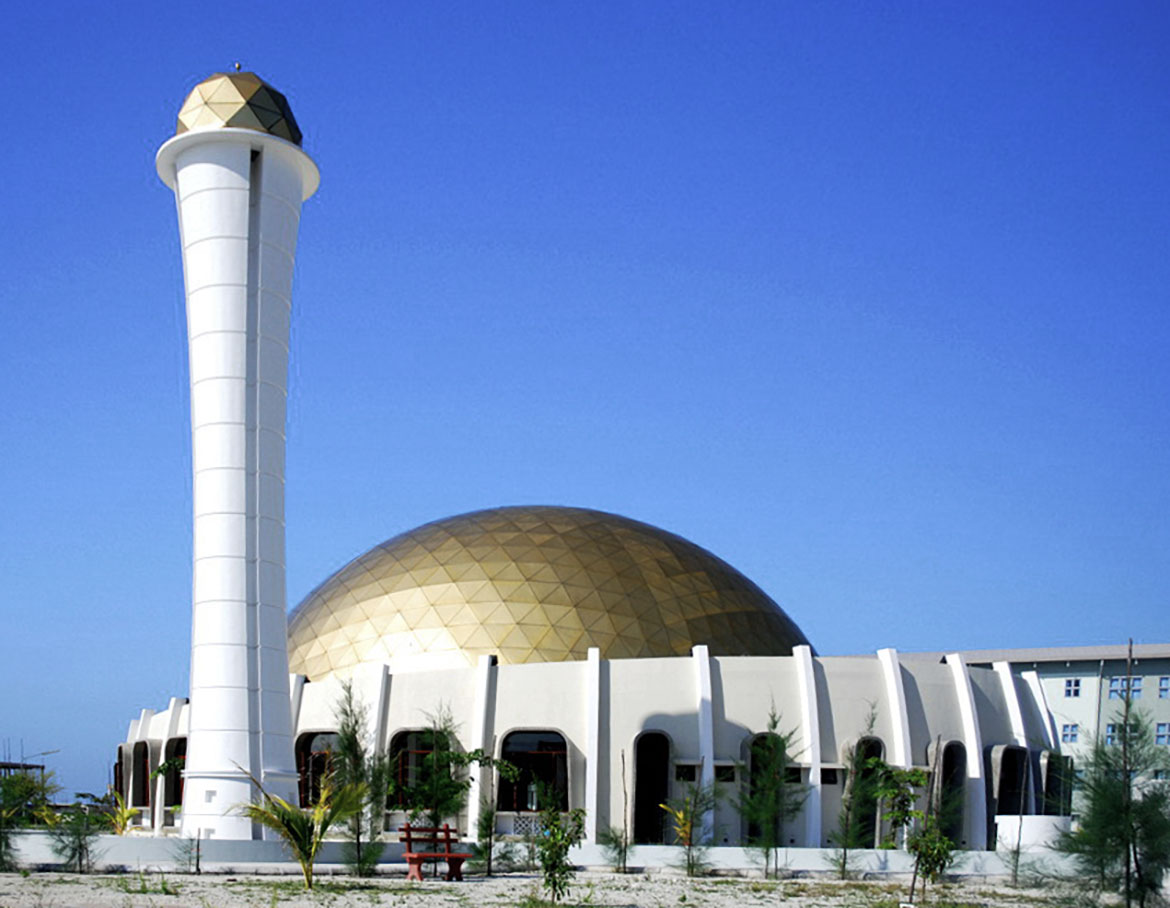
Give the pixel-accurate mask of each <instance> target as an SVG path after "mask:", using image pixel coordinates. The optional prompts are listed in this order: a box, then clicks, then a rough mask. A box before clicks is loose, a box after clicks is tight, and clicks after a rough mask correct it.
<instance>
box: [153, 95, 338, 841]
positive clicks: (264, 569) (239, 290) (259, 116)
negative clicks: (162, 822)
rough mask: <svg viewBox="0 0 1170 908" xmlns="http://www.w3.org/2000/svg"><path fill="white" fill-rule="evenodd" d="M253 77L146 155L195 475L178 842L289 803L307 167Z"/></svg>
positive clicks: (188, 115)
mask: <svg viewBox="0 0 1170 908" xmlns="http://www.w3.org/2000/svg"><path fill="white" fill-rule="evenodd" d="M300 139H301V135H300V130H299V129H298V128H297V125H296V122H295V121H294V120H293V117H292V112H291V111H290V110H289V108H288V104H287V102H286V101H285V99H284V97H283V96H282V95H281V94H280V93H279V92H277V91H275V90H274V89H273V88H271V86H269V85H267V84H265V83H264V82H263V81H261V80H260V79H259V78H258V77H257V76H255V75H254V74H252V73H241V72H234V73H218V74H216V75H214V76H212V77H211V78H209V79H207V80H205V81H204V82H202V83H200V84H199V85H198V86H196V88H195V90H194V91H193V92H191V94H190V96H189V97H188V98H187V101H186V103H185V104H184V105H183V108H182V110H181V111H180V113H179V126H178V130H177V134H176V135H175V137H174V138H173V139H171V140H170V141H168V142H167V143H166V144H165V145H163V146H162V148H160V149H159V152H158V160H157V164H158V173H159V176H160V177H162V179H163V182H165V183H166V184H167V186H169V187H170V188H172V189H173V190H174V192H175V199H176V201H177V202H178V208H179V236H180V243H181V245H182V249H183V276H184V282H185V284H186V290H187V337H188V344H189V351H190V368H191V461H192V466H193V470H194V542H195V546H194V549H195V551H194V582H193V590H192V597H193V616H192V627H191V707H190V709H191V712H190V730H189V733H188V740H187V764H186V770H185V772H184V780H185V781H184V790H183V810H182V831H183V834H184V835H185V836H201V837H203V838H217V839H253V838H259V837H260V834H259V831H258V830H257V829H254V828H253V824H252V823H251V821H250V820H247V819H245V818H244V817H241V816H240V815H239V814H238V811H237V807H238V806H239V805H240V804H242V803H245V802H248V801H250V800H252V799H253V797H254V789H253V785H252V781H251V780H252V779H256V780H257V781H259V782H260V783H261V784H262V785H263V786H264V788H265V789H266V790H267V791H268V792H269V793H271V794H275V795H279V796H281V797H283V798H285V799H286V800H288V801H290V802H292V803H296V801H295V798H296V791H297V773H296V766H295V763H294V761H293V741H292V718H291V715H290V707H289V679H288V632H287V627H286V619H285V611H286V605H285V580H284V577H285V564H284V441H285V440H284V428H285V398H286V396H287V390H286V389H287V382H288V335H289V313H290V308H291V300H292V275H293V260H294V257H295V254H296V242H297V225H298V222H299V220H300V211H301V203H302V202H303V201H304V200H305V199H307V198H308V197H309V196H311V195H312V194H313V193H314V192H315V191H316V189H317V184H318V182H319V179H320V177H319V174H318V172H317V167H316V165H315V164H314V163H313V161H312V159H310V158H309V156H308V155H307V154H305V152H303V151H302V150H301V149H300V147H299V146H300Z"/></svg>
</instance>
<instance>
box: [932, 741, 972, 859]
mask: <svg viewBox="0 0 1170 908" xmlns="http://www.w3.org/2000/svg"><path fill="white" fill-rule="evenodd" d="M939 771H940V774H941V778H940V780H939V787H938V797H939V805H938V817H939V826H940V828H941V829H942V833H943V835H945V836H946V837H947V838H948V839H950V840H951V841H952V842H954V843H955V844H957V845H965V844H966V839H965V838H964V836H963V818H964V810H965V808H966V801H967V748H966V747H964V746H963V745H962V744H960V743H959V742H958V741H951V742H950V743H949V744H948V745H947V746H946V747H945V748H943V754H942V766H941V767H940V770H939Z"/></svg>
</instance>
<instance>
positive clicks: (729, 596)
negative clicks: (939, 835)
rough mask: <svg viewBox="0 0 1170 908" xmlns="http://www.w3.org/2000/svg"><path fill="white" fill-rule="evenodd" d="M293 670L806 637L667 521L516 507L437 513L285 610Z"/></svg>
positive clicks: (736, 648)
mask: <svg viewBox="0 0 1170 908" xmlns="http://www.w3.org/2000/svg"><path fill="white" fill-rule="evenodd" d="M288 636H289V644H288V648H289V667H290V671H293V672H295V673H297V674H303V675H307V676H308V677H309V678H311V679H314V680H317V679H320V678H323V677H325V676H327V675H330V674H332V673H333V672H337V671H345V670H347V669H350V668H352V667H353V666H355V665H357V664H359V663H370V662H372V663H379V664H381V663H385V664H388V665H390V667H391V669H392V670H394V671H409V670H414V669H424V668H453V667H465V666H469V665H474V664H475V663H476V661H477V659H478V657H479V656H480V655H482V654H486V653H494V654H496V655H497V656H498V657H499V661H500V662H501V663H502V664H509V663H511V664H515V663H521V662H561V661H566V660H573V659H584V658H585V656H586V650H587V649H588V648H589V647H591V646H596V647H599V648H600V649H601V655H602V657H603V658H609V659H621V658H635V657H641V656H681V655H686V654H688V653H689V652H690V650H691V647H692V646H694V645H696V644H707V646H709V647H710V650H711V654H712V655H724V656H739V655H745V656H778V655H788V654H790V653H791V652H792V647H793V646H797V645H800V644H804V643H807V642H808V641H807V640H806V639H805V636H804V634H803V633H801V631H800V628H798V627H797V626H796V624H795V623H793V621H792V620H791V619H790V618H789V617H788V616H787V615H786V614H785V613H784V612H783V611H782V610H781V608H780V607H779V606H778V605H776V603H775V602H773V601H772V600H771V599H770V598H769V597H768V596H767V594H766V593H764V591H763V590H761V589H760V588H759V587H758V586H756V585H755V584H754V583H752V582H751V581H750V580H748V579H747V577H745V576H744V575H743V574H741V573H739V571H737V570H736V569H735V568H733V567H732V566H731V565H729V564H727V563H726V562H725V561H722V560H720V559H719V558H717V557H715V556H714V555H712V554H711V553H710V552H708V551H706V550H705V549H702V548H699V546H697V545H695V544H694V543H692V542H688V541H687V540H685V539H682V538H681V537H679V536H675V535H674V534H672V533H667V532H666V531H665V530H660V529H657V528H656V527H652V526H649V525H648V524H645V523H639V522H637V521H635V520H630V519H628V518H626V517H619V516H617V515H615V514H606V513H603V512H601V511H590V510H585V509H582V508H562V507H510V508H495V509H492V510H487V511H476V512H473V513H471V514H463V515H460V516H458V517H448V518H447V519H445V520H437V521H435V522H434V523H428V524H426V525H424V526H421V527H419V528H418V529H415V530H411V531H409V532H407V533H403V534H401V535H399V536H395V537H394V538H393V539H390V540H388V541H386V542H384V543H382V544H381V545H378V546H375V547H374V548H373V549H371V550H370V551H368V552H367V553H366V554H364V555H361V556H359V557H358V558H356V559H354V560H353V561H351V562H350V563H349V564H348V565H346V566H345V567H344V568H342V569H341V570H340V571H338V572H337V573H336V574H334V575H333V576H332V577H330V578H329V579H328V580H326V581H325V582H324V583H322V584H321V585H320V586H319V587H317V589H315V590H314V591H313V592H312V593H310V594H309V595H308V596H307V597H306V598H305V600H304V601H303V602H302V603H301V604H300V605H298V606H297V608H296V609H295V610H294V611H293V613H292V616H291V617H290V619H289V632H288Z"/></svg>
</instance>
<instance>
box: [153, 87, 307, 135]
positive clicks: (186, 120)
mask: <svg viewBox="0 0 1170 908" xmlns="http://www.w3.org/2000/svg"><path fill="white" fill-rule="evenodd" d="M225 126H231V127H237V128H240V129H254V130H256V131H257V132H266V133H268V134H269V135H274V136H279V137H280V138H282V139H288V140H289V141H290V142H292V143H293V144H295V145H300V144H301V130H300V128H299V127H298V126H297V121H296V120H295V119H293V115H292V110H291V109H290V108H289V106H288V101H287V100H286V99H285V97H284V95H282V94H281V93H280V92H278V91H277V90H276V89H275V88H273V87H272V86H271V85H269V84H268V83H267V82H265V81H264V80H263V79H261V78H260V77H259V76H258V75H256V74H255V73H247V72H234V73H216V74H215V75H213V76H209V77H208V78H206V79H204V80H203V81H202V82H200V83H199V84H198V85H196V86H195V89H194V90H193V91H192V92H191V94H189V95H187V100H186V101H184V102H183V107H182V109H181V110H180V111H179V123H178V126H176V128H175V135H180V134H182V133H184V132H187V131H189V130H199V129H222V128H224V127H225Z"/></svg>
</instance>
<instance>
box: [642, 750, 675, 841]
mask: <svg viewBox="0 0 1170 908" xmlns="http://www.w3.org/2000/svg"><path fill="white" fill-rule="evenodd" d="M668 797H670V738H668V737H667V736H666V735H665V734H663V733H662V732H660V731H647V732H643V733H642V734H641V735H639V736H638V740H637V741H635V742H634V842H635V843H636V844H638V845H662V844H664V843H665V842H666V812H665V811H664V810H663V809H662V807H661V806H659V805H661V804H664V803H665V802H666V800H667V798H668Z"/></svg>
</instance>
